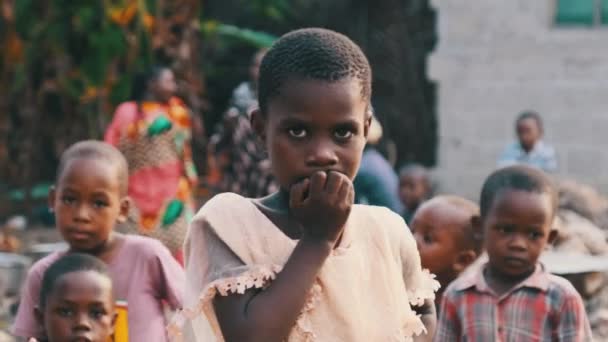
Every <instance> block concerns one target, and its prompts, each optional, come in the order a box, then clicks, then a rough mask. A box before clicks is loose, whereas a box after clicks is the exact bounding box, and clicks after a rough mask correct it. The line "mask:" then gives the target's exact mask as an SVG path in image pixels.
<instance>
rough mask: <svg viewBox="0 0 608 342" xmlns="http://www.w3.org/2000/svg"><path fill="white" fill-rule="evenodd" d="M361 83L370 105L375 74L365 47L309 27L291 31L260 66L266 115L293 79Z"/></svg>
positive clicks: (261, 98) (261, 97) (260, 96)
mask: <svg viewBox="0 0 608 342" xmlns="http://www.w3.org/2000/svg"><path fill="white" fill-rule="evenodd" d="M347 78H352V79H355V80H358V81H359V83H360V84H361V95H362V97H363V99H364V100H365V101H366V102H369V100H370V98H371V92H372V86H371V79H372V71H371V67H370V65H369V62H368V60H367V58H366V57H365V54H364V53H363V51H361V48H360V47H359V46H358V45H357V44H355V43H354V42H353V41H352V40H350V39H349V38H348V37H346V36H345V35H343V34H340V33H337V32H334V31H331V30H326V29H321V28H305V29H300V30H296V31H292V32H289V33H287V34H285V35H283V36H282V37H281V38H279V39H278V40H277V41H276V42H275V43H274V44H273V45H272V46H271V47H270V49H269V50H268V52H267V53H266V55H265V56H264V59H262V64H261V66H260V76H259V85H258V87H259V90H258V102H259V105H260V110H261V111H262V113H266V111H267V109H268V103H269V101H270V100H271V99H272V97H274V96H277V95H279V94H280V93H281V89H282V88H283V86H284V85H285V83H286V82H288V81H290V80H294V79H295V80H308V79H310V80H320V81H326V82H337V81H341V80H344V79H347Z"/></svg>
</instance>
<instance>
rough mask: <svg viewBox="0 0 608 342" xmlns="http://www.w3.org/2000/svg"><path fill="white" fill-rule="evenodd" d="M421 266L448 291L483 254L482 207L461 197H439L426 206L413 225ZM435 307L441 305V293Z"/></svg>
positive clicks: (421, 209) (421, 208)
mask: <svg viewBox="0 0 608 342" xmlns="http://www.w3.org/2000/svg"><path fill="white" fill-rule="evenodd" d="M410 227H411V229H412V233H413V234H414V237H415V238H416V242H417V245H418V250H419V251H420V258H421V260H422V267H424V268H428V270H429V271H430V272H431V273H433V274H435V275H436V276H437V280H439V283H440V284H441V289H444V288H446V287H447V286H448V285H449V284H450V283H451V282H452V281H453V280H454V279H456V278H457V277H458V275H459V274H460V273H462V272H463V271H464V270H465V269H466V268H467V267H468V266H469V265H471V264H472V263H473V262H474V261H475V260H476V259H477V257H478V256H479V255H480V253H481V249H482V248H481V247H482V246H481V245H482V237H481V232H480V231H479V206H478V205H477V204H475V203H473V202H472V201H469V200H467V199H464V198H462V197H458V196H449V195H443V196H436V197H433V198H432V199H430V200H429V201H427V202H425V203H423V204H422V205H421V206H420V208H418V210H416V213H415V214H414V218H413V219H412V224H411V225H410ZM441 289H440V290H439V292H438V293H437V294H436V297H435V304H436V305H437V307H439V304H441V296H442V292H443V291H442V290H441Z"/></svg>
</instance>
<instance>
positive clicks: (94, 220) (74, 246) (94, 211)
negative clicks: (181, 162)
mask: <svg viewBox="0 0 608 342" xmlns="http://www.w3.org/2000/svg"><path fill="white" fill-rule="evenodd" d="M127 178H128V173H127V162H126V160H125V158H124V157H123V155H122V154H121V153H120V152H119V151H118V150H117V149H116V148H114V147H113V146H112V145H109V144H106V143H103V142H100V141H83V142H79V143H76V144H74V145H72V146H71V147H69V148H68V149H67V150H66V151H65V152H64V153H63V154H62V156H61V160H60V162H59V167H58V170H57V180H56V185H55V187H54V188H53V189H52V190H51V192H50V193H49V204H50V207H51V208H52V210H53V211H54V212H55V215H56V226H57V229H58V230H59V232H60V233H61V235H62V237H63V239H64V240H65V241H66V242H67V243H68V245H69V248H68V250H66V251H61V252H55V253H53V254H50V255H48V256H46V257H44V258H42V259H40V260H39V261H38V262H36V263H35V264H34V265H33V266H32V267H31V269H30V270H29V272H28V275H27V278H26V281H25V285H24V287H23V291H22V295H21V303H20V305H19V311H18V312H17V317H16V319H15V323H14V325H13V327H12V332H13V334H14V335H16V336H19V337H23V338H30V337H34V338H41V337H43V336H42V330H41V329H40V327H39V326H38V324H36V321H35V320H34V318H33V317H32V314H31V313H32V311H33V310H34V307H35V305H36V304H37V303H38V302H39V295H40V286H41V282H42V275H43V274H44V272H45V271H46V269H47V268H48V267H49V266H50V265H51V264H52V263H53V262H54V261H55V260H57V259H59V258H60V257H62V256H64V255H66V254H70V253H85V254H89V255H92V256H94V257H97V258H99V259H101V260H102V261H103V262H105V263H106V265H108V269H109V272H110V276H111V277H112V282H113V287H114V294H115V295H116V299H117V300H118V301H121V302H127V311H128V322H129V338H130V339H131V340H132V341H138V342H139V341H155V342H156V341H166V340H167V334H166V328H165V327H166V322H165V313H164V310H163V306H164V305H165V304H168V306H169V307H170V309H172V310H176V309H179V308H181V306H182V300H183V299H182V298H183V288H182V287H183V286H184V283H185V280H184V271H183V269H182V268H181V266H180V265H179V264H178V263H177V261H176V260H175V259H174V258H173V256H172V255H171V254H170V252H169V250H168V249H167V248H166V247H165V246H163V245H162V244H161V243H160V242H159V241H157V240H155V239H152V238H148V237H142V236H135V235H123V234H120V233H117V232H115V231H114V228H115V225H116V224H117V223H119V222H124V220H125V219H126V217H127V213H128V211H129V199H128V197H127Z"/></svg>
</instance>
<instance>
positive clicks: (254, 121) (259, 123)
mask: <svg viewBox="0 0 608 342" xmlns="http://www.w3.org/2000/svg"><path fill="white" fill-rule="evenodd" d="M249 122H250V123H251V128H253V131H254V132H255V134H257V136H258V137H260V139H261V140H262V142H263V143H264V144H265V143H266V118H265V117H264V115H263V113H262V111H261V110H260V108H255V109H254V110H252V111H251V117H250V118H249Z"/></svg>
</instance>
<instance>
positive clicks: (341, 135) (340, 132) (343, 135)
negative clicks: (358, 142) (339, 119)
mask: <svg viewBox="0 0 608 342" xmlns="http://www.w3.org/2000/svg"><path fill="white" fill-rule="evenodd" d="M334 135H335V136H336V138H338V139H342V140H346V139H349V138H350V137H352V136H353V131H351V130H350V129H348V128H340V129H337V130H336V131H335V132H334Z"/></svg>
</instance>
